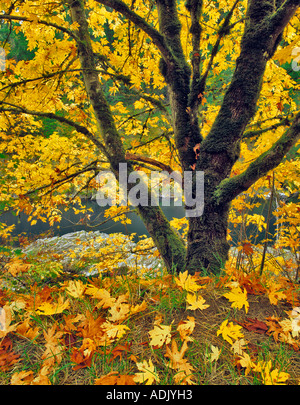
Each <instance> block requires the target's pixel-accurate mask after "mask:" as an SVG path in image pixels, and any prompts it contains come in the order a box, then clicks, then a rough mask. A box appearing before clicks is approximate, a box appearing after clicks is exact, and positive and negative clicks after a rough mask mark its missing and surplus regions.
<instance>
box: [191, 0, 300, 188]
mask: <svg viewBox="0 0 300 405" xmlns="http://www.w3.org/2000/svg"><path fill="white" fill-rule="evenodd" d="M287 2H288V3H290V2H291V1H290V0H288V1H287ZM287 2H286V3H287ZM294 2H296V0H294ZM299 2H300V0H297V3H299ZM294 11H295V8H293V12H294ZM292 14H293V13H289V17H290V18H291V17H292ZM273 15H274V4H273V2H270V1H269V0H261V1H257V0H249V2H248V10H247V22H246V24H245V31H244V34H243V37H242V40H241V52H240V55H239V57H238V58H237V61H236V69H235V72H234V74H233V77H232V80H231V83H230V85H229V87H228V89H227V91H226V93H225V96H224V98H223V102H222V105H221V108H220V110H219V113H218V115H217V117H216V119H215V121H214V124H213V126H212V128H211V131H210V133H209V134H208V135H207V137H206V138H205V140H204V141H203V142H202V145H201V154H200V159H198V162H197V169H200V170H205V168H206V167H210V166H211V162H213V164H214V168H213V171H214V173H218V180H219V181H222V180H224V179H225V178H226V177H228V176H229V175H230V172H231V169H232V167H233V165H234V163H235V162H236V161H237V159H238V157H239V153H240V149H239V148H240V141H241V139H242V137H243V133H244V131H245V128H246V126H247V125H248V123H249V121H250V120H251V119H252V117H253V116H254V114H255V111H256V105H257V101H258V99H259V95H260V91H261V86H262V78H263V75H264V73H265V69H266V64H267V62H268V60H269V59H270V57H271V55H272V53H274V50H275V49H276V46H277V45H278V41H279V40H280V35H281V34H282V31H283V29H284V27H285V26H286V25H287V24H288V21H289V19H285V20H284V23H281V24H280V25H277V26H276V25H275V24H274V23H273V20H272V19H273ZM278 27H280V30H279V29H278Z"/></svg>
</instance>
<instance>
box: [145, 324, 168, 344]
mask: <svg viewBox="0 0 300 405" xmlns="http://www.w3.org/2000/svg"><path fill="white" fill-rule="evenodd" d="M171 326H172V325H155V326H154V328H153V329H152V330H151V331H150V332H148V333H149V335H150V337H151V341H150V345H151V346H158V347H162V346H163V344H164V343H166V344H168V343H170V341H171Z"/></svg>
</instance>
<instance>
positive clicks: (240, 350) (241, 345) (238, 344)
mask: <svg viewBox="0 0 300 405" xmlns="http://www.w3.org/2000/svg"><path fill="white" fill-rule="evenodd" d="M246 344H247V343H246V341H245V339H238V340H236V341H235V342H234V343H233V344H232V345H231V348H232V350H233V352H234V353H235V354H238V355H239V356H242V355H243V354H244V350H245V349H246Z"/></svg>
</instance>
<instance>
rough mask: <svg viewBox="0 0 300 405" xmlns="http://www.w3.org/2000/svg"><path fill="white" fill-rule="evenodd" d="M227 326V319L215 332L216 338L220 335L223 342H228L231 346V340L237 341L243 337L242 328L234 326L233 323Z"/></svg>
mask: <svg viewBox="0 0 300 405" xmlns="http://www.w3.org/2000/svg"><path fill="white" fill-rule="evenodd" d="M227 324H228V319H226V320H225V321H224V322H222V324H221V326H220V328H219V330H218V331H217V336H219V335H220V334H222V337H223V339H224V340H226V341H227V342H229V343H230V344H231V345H232V344H233V341H232V339H235V340H236V339H239V338H242V337H244V335H243V334H242V332H241V329H242V327H241V326H239V325H234V324H233V322H229V324H228V325H227Z"/></svg>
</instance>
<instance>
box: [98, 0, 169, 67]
mask: <svg viewBox="0 0 300 405" xmlns="http://www.w3.org/2000/svg"><path fill="white" fill-rule="evenodd" d="M96 2H97V3H101V4H103V5H104V6H107V7H110V8H112V9H114V10H115V11H118V12H119V13H120V14H122V15H123V16H124V17H126V18H127V19H128V20H130V21H131V22H133V23H134V24H135V25H136V26H137V27H139V28H140V29H141V30H143V31H144V32H145V33H146V34H147V35H148V36H149V37H150V38H151V39H152V41H153V43H154V45H156V46H157V48H158V49H159V50H160V52H161V54H162V56H163V58H164V59H165V60H166V61H167V60H172V59H173V56H172V54H171V52H170V50H169V48H168V46H167V44H166V41H165V38H164V37H163V35H161V34H160V33H159V32H158V31H157V30H156V29H155V28H153V27H152V26H151V25H150V24H148V23H147V22H146V21H145V20H144V19H143V18H142V17H141V16H139V15H138V14H137V13H135V12H134V11H133V10H131V9H130V8H129V7H128V6H127V4H125V3H124V2H123V1H121V0H96Z"/></svg>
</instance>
